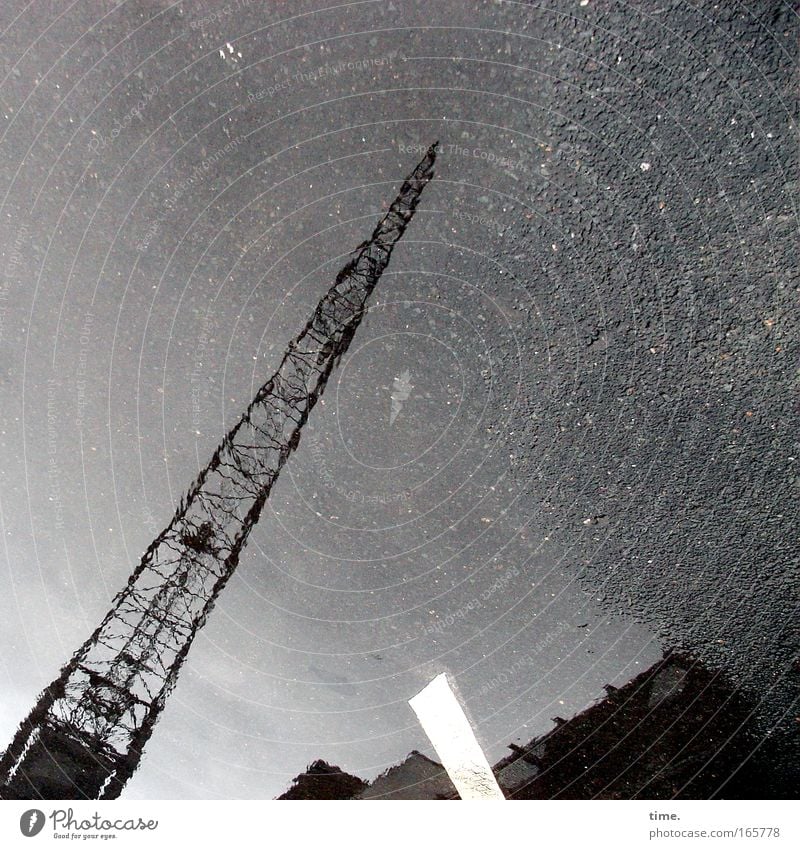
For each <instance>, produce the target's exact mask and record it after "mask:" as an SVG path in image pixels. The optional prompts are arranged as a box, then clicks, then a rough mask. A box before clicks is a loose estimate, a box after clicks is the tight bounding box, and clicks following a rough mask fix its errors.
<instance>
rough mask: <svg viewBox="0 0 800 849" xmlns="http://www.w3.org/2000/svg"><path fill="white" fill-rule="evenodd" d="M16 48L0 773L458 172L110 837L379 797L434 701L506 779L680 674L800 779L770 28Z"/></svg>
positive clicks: (507, 11)
mask: <svg viewBox="0 0 800 849" xmlns="http://www.w3.org/2000/svg"><path fill="white" fill-rule="evenodd" d="M0 15H2V19H0V29H1V30H2V32H3V41H2V44H3V50H2V53H0V70H1V71H2V82H0V98H1V100H0V103H1V104H2V107H3V109H2V110H0V113H1V114H2V117H3V125H2V137H1V138H0V177H1V178H2V201H1V202H2V204H3V207H2V214H0V239H2V243H3V245H4V253H3V257H2V278H0V308H1V310H0V318H1V319H2V323H0V358H1V359H0V390H1V391H2V396H3V397H2V405H1V406H0V446H1V447H2V456H3V461H2V464H1V465H0V499H1V501H0V522H1V523H2V527H0V531H1V532H2V536H3V547H2V548H0V614H1V615H0V621H2V625H0V660H2V661H3V670H4V671H3V676H4V679H3V693H4V695H3V699H2V704H1V705H0V708H1V709H2V714H0V733H2V734H3V736H4V737H5V738H7V739H9V740H10V738H11V736H12V734H13V730H14V728H15V725H16V723H17V722H19V720H20V719H21V718H22V717H23V716H24V715H25V713H26V712H27V710H28V709H29V707H30V706H31V704H32V703H33V701H34V699H35V697H36V694H37V693H38V691H39V690H40V689H41V687H42V686H44V685H45V684H46V683H48V682H49V681H50V680H52V678H53V677H54V675H55V673H56V672H57V670H58V668H59V667H60V665H61V664H62V663H63V662H64V661H65V660H66V658H67V657H68V656H69V654H70V653H71V652H72V651H73V650H74V649H75V648H76V647H77V646H78V645H79V644H80V643H81V642H82V641H83V640H84V639H85V637H86V636H87V635H88V633H90V632H91V630H93V628H94V627H95V626H96V624H97V623H98V622H99V620H100V618H101V617H102V616H103V614H104V613H105V611H106V609H107V608H108V606H109V604H110V603H111V599H112V598H113V596H114V593H115V592H116V591H117V589H118V588H119V587H120V586H121V585H122V584H123V583H124V581H125V580H126V579H127V576H128V574H129V573H130V571H131V569H132V568H133V566H134V565H135V563H136V562H137V561H138V559H139V557H140V556H141V553H142V552H143V551H144V549H145V548H146V546H147V545H148V544H149V542H150V540H151V539H152V538H153V536H154V535H155V534H156V533H157V532H158V531H159V530H161V528H162V527H163V526H164V525H166V524H167V522H168V521H169V518H170V516H171V514H172V511H173V509H174V505H175V503H176V502H177V499H178V498H179V496H180V495H181V493H182V492H183V490H184V489H185V488H186V486H188V484H189V483H190V481H191V480H192V478H193V477H194V475H195V474H196V472H197V470H198V469H199V468H201V467H202V466H203V465H205V463H206V462H207V460H208V458H209V456H210V455H211V453H212V451H213V450H214V447H215V446H216V444H217V442H218V441H219V439H220V437H221V436H222V434H223V433H224V432H225V430H226V429H227V428H228V427H230V425H231V424H232V423H233V422H234V421H235V420H236V418H237V416H238V415H239V413H240V412H241V410H242V409H243V408H244V406H245V405H246V404H247V402H248V401H249V400H250V398H251V397H252V394H253V393H254V391H255V390H256V389H257V388H258V386H259V385H260V384H261V382H262V381H263V380H264V379H265V378H266V377H267V376H269V374H270V373H271V372H272V371H273V370H274V368H275V366H276V365H277V362H278V361H279V360H280V356H281V355H282V353H283V349H284V346H285V344H286V341H287V340H288V339H290V338H291V337H292V336H293V335H294V334H295V332H296V331H297V329H298V327H300V326H302V324H303V323H304V322H305V320H306V318H307V316H308V314H309V312H310V310H311V309H312V308H313V306H314V304H315V303H316V301H317V300H318V298H319V297H320V295H321V294H322V293H323V292H324V291H325V290H326V289H327V287H328V285H329V283H330V280H331V278H332V276H333V275H334V274H335V272H336V270H338V268H339V267H340V266H341V265H342V263H343V261H344V260H345V258H346V255H347V253H348V251H350V250H351V249H352V248H354V247H355V246H356V245H358V244H359V243H360V242H361V241H362V240H363V239H364V238H366V236H367V235H368V233H369V232H370V231H371V228H372V227H373V225H374V223H375V221H376V220H377V217H378V216H379V215H380V214H381V209H382V206H381V205H382V203H385V202H386V201H388V200H390V199H391V198H392V197H393V196H394V194H395V192H396V190H397V187H398V184H399V181H401V180H402V178H403V176H404V175H405V174H406V173H407V172H408V171H409V170H410V168H411V167H413V165H414V164H415V163H416V161H417V160H418V159H419V158H420V156H421V151H422V150H423V149H424V148H425V147H427V145H428V144H430V143H431V142H432V141H434V140H436V139H438V140H439V141H440V154H439V159H438V163H437V176H436V178H435V179H434V181H433V182H432V183H431V184H430V185H429V186H428V187H427V189H426V191H425V195H424V198H423V201H422V204H421V206H420V208H419V211H418V213H417V215H416V217H415V219H414V221H413V222H412V225H411V227H410V228H409V231H408V233H407V234H406V236H405V237H404V239H403V241H402V243H401V244H400V245H399V246H398V248H397V249H396V251H395V254H394V256H393V258H392V264H391V266H390V269H389V271H388V272H387V274H386V275H385V276H384V279H383V280H382V281H381V284H380V286H379V288H378V290H377V291H376V293H375V300H374V302H373V307H372V309H371V311H370V313H369V315H368V316H367V317H366V319H365V321H364V323H363V325H362V327H361V328H360V329H359V332H358V334H357V336H356V338H355V340H354V343H353V346H352V348H351V351H350V353H349V354H348V356H347V357H346V358H345V360H344V361H343V362H342V364H341V367H340V368H339V370H338V371H337V373H336V375H335V378H334V380H332V382H331V384H330V385H329V387H328V390H327V392H326V395H325V399H324V400H325V404H324V405H321V406H320V407H319V408H318V409H317V410H316V411H315V416H314V417H312V419H311V421H310V422H309V424H308V427H307V428H306V431H305V432H304V434H303V437H302V440H301V445H300V448H299V449H298V451H297V453H296V454H295V455H294V456H293V458H292V461H291V463H290V464H288V465H287V467H286V469H285V472H284V475H283V477H282V479H281V481H280V483H279V485H278V486H277V487H276V490H275V492H274V494H273V496H272V497H271V498H270V501H269V504H268V509H267V511H266V515H265V516H264V518H263V519H262V521H261V523H260V524H259V526H258V527H257V528H256V530H255V531H254V534H253V538H252V540H251V543H250V547H249V549H248V552H247V555H246V557H244V558H243V560H242V563H241V566H240V568H239V570H238V572H237V574H236V576H235V578H234V579H233V580H232V581H231V584H230V585H229V586H228V588H227V589H226V592H225V594H224V596H223V598H222V599H221V600H220V603H219V605H218V606H217V608H216V610H215V611H214V615H213V616H212V617H211V620H210V621H209V624H208V625H207V627H206V628H205V629H204V631H203V633H202V634H201V637H200V638H199V639H198V641H197V643H196V645H195V646H194V648H193V649H192V652H191V654H190V657H189V662H188V663H187V666H186V668H185V670H184V673H183V675H182V677H181V681H180V682H179V685H178V687H177V689H176V691H175V693H174V695H173V696H172V698H171V700H170V703H169V704H168V706H167V708H166V710H165V713H164V717H163V720H162V722H161V723H160V725H159V727H158V728H157V729H156V732H155V734H154V735H153V738H152V740H151V741H150V745H149V748H148V752H147V754H146V756H145V759H144V760H143V763H142V766H141V768H140V771H139V772H138V773H137V775H136V776H135V777H134V779H133V780H132V781H131V783H130V785H129V788H128V792H127V794H126V795H127V796H128V797H129V798H176V797H186V798H210V797H237V798H243V797H253V798H263V797H268V796H273V795H277V794H278V793H279V792H281V790H283V789H284V788H285V787H286V786H287V784H288V782H289V780H290V779H291V778H292V777H293V776H294V775H296V774H297V773H299V772H302V771H303V769H304V768H305V766H306V765H307V764H308V763H310V762H311V761H313V760H315V759H317V758H323V759H325V760H326V761H328V762H330V763H336V764H338V765H339V766H341V767H342V768H343V769H345V770H346V771H348V772H350V773H353V774H355V775H358V776H360V777H363V778H371V777H374V776H375V775H377V774H378V773H379V772H381V771H382V770H383V769H385V768H386V767H387V766H389V765H391V764H392V763H395V762H397V761H398V760H399V759H401V758H402V757H404V755H405V754H406V753H407V752H409V751H411V750H412V749H414V748H417V749H420V750H421V751H428V753H430V748H429V746H427V743H426V740H425V737H424V734H423V733H422V731H421V729H420V728H419V727H418V724H417V723H416V722H415V718H414V716H413V714H412V713H411V711H410V708H409V707H408V705H407V700H408V699H409V698H410V697H411V696H413V695H414V694H415V693H416V692H418V691H419V690H420V689H421V688H422V687H423V686H424V685H425V684H426V683H427V682H428V681H430V680H431V679H432V678H433V677H434V676H435V675H436V674H438V673H439V672H441V671H447V672H448V673H450V675H451V677H452V678H453V680H454V681H455V683H456V686H457V688H458V690H459V693H460V695H461V698H462V700H463V702H464V703H465V705H466V708H467V712H468V714H469V715H470V718H471V719H472V721H473V724H474V725H475V727H476V729H477V733H478V737H479V739H480V741H481V744H482V745H483V746H484V748H485V749H486V750H487V752H488V753H489V756H490V759H492V760H494V759H496V758H498V757H500V756H501V755H502V753H503V750H504V747H505V745H506V744H507V743H508V742H513V741H525V740H527V739H530V738H531V737H532V736H534V735H535V734H539V733H543V732H545V731H546V730H547V729H548V728H549V727H551V721H550V718H551V717H552V716H554V715H561V716H570V715H572V714H573V713H575V712H577V711H579V710H581V709H582V708H583V707H585V706H586V705H587V704H589V703H590V702H591V701H592V700H593V699H596V698H598V697H599V696H600V695H602V692H603V691H602V686H603V684H606V683H623V682H625V681H627V680H629V679H630V678H631V677H633V676H634V675H635V674H636V673H637V672H639V671H641V670H643V669H644V668H646V667H647V666H648V665H649V664H650V663H652V662H653V661H654V660H655V659H657V658H658V657H659V656H660V654H661V651H662V649H663V648H665V647H668V646H679V647H681V648H683V649H687V650H690V651H691V652H693V653H694V655H695V656H696V657H698V659H700V660H702V661H703V662H704V663H706V664H708V665H709V666H710V667H712V668H722V669H724V670H726V671H727V672H728V673H729V675H730V676H732V678H733V679H734V681H735V682H736V683H737V685H738V686H740V688H741V690H742V692H743V693H744V694H746V695H747V698H748V699H751V700H752V702H753V705H754V708H755V709H756V712H757V716H758V722H759V723H760V726H759V727H760V728H761V729H762V730H763V733H764V734H767V733H769V734H772V735H777V736H779V737H780V739H783V740H785V741H786V751H787V752H789V751H790V747H791V746H792V745H796V737H793V736H792V735H794V734H796V732H795V730H794V729H795V728H796V721H795V716H796V714H797V702H796V700H797V695H798V687H797V668H796V666H794V667H793V663H795V658H796V656H797V648H798V635H797V624H796V622H797V618H796V612H797V601H798V598H797V592H798V583H797V566H798V556H797V549H798V546H797V538H798V521H797V520H798V509H797V495H798V486H799V485H800V473H798V463H800V453H799V452H800V444H798V441H797V426H796V420H797V413H798V395H797V390H798V385H797V342H796V340H797V336H798V311H797V307H798V279H797V273H796V269H797V208H796V204H797V190H798V187H799V186H800V182H799V181H798V157H797V140H798V137H797V126H796V121H797V99H796V92H797V81H798V80H797V64H798V63H797V49H796V43H797V36H798V32H800V28H799V27H798V17H797V14H796V12H795V11H794V10H793V9H792V7H791V6H790V5H789V4H788V3H784V2H778V1H777V0H771V2H766V1H765V2H749V3H738V2H731V3H721V4H713V3H710V2H709V3H706V2H703V3H694V4H688V3H684V2H675V0H663V2H657V1H656V0H653V2H649V0H648V2H644V3H640V4H636V5H633V4H623V3H611V2H601V0H588V2H585V3H584V2H582V0H575V2H564V0H559V1H558V2H550V3H537V4H529V3H512V2H491V3H490V2H485V3H471V4H464V3H459V2H449V0H447V2H428V3H412V2H408V3H406V2H402V0H396V1H393V2H360V3H356V4H349V5H346V6H335V5H331V6H330V7H329V8H326V7H323V6H321V5H319V4H316V3H306V2H298V3H291V4H288V3H272V4H262V3H255V2H246V0H241V2H231V3H227V4H225V3H219V4H213V5H211V4H210V5H208V6H203V5H201V4H195V3H184V4H174V5H170V4H168V3H165V2H147V3H145V2H128V3H124V4H122V5H121V6H118V7H115V6H112V5H110V4H109V5H107V6H105V5H104V6H103V7H102V8H101V7H99V6H96V5H95V4H76V5H74V6H69V7H67V6H65V7H64V8H63V9H62V8H59V9H58V11H57V12H54V13H52V15H51V16H50V17H47V16H43V15H39V14H34V10H31V9H28V8H27V7H24V6H23V5H21V4H12V3H8V4H4V7H3V10H2V12H0ZM56 15H57V16H58V17H56ZM793 741H795V742H793ZM0 745H2V744H0ZM747 754H748V753H747V752H743V753H742V757H743V759H744V758H745V757H746V756H747Z"/></svg>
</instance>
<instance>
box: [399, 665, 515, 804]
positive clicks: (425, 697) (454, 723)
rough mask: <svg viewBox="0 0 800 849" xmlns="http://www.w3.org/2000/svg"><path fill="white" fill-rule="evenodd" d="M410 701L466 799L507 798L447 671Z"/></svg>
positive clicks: (451, 777)
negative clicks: (448, 678)
mask: <svg viewBox="0 0 800 849" xmlns="http://www.w3.org/2000/svg"><path fill="white" fill-rule="evenodd" d="M408 703H409V704H410V705H411V708H412V709H413V711H414V713H415V714H416V715H417V719H419V722H420V725H421V726H422V727H423V729H424V730H425V733H426V734H427V735H428V738H429V739H430V741H431V743H433V748H434V749H436V754H437V755H438V756H439V760H441V762H442V766H444V768H445V769H446V770H447V774H448V775H449V776H450V780H451V781H452V782H453V784H454V785H455V787H456V790H458V795H459V796H461V798H462V799H505V796H504V795H503V791H502V790H501V789H500V787H499V785H498V784H497V781H496V780H495V777H494V773H493V772H492V768H491V767H490V766H489V762H488V761H487V760H486V755H484V753H483V749H481V747H480V745H479V744H478V741H477V739H476V738H475V732H474V731H473V730H472V726H471V725H470V724H469V720H468V719H467V715H466V714H465V713H464V709H463V708H462V707H461V704H460V703H459V701H458V699H457V698H456V694H455V693H454V692H453V690H452V689H451V687H450V684H449V682H448V681H447V676H446V675H445V674H444V673H442V674H441V675H437V676H436V677H435V678H434V679H433V681H431V683H430V684H428V686H427V687H426V688H425V689H424V690H423V691H422V692H421V693H417V695H416V696H414V698H413V699H409V702H408Z"/></svg>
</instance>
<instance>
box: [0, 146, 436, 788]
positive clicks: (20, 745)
mask: <svg viewBox="0 0 800 849" xmlns="http://www.w3.org/2000/svg"><path fill="white" fill-rule="evenodd" d="M435 157H436V145H435V144H434V145H432V146H431V147H430V148H429V149H428V151H427V153H426V154H425V156H424V157H423V159H422V160H421V161H420V162H419V164H418V165H417V167H416V168H415V169H414V171H413V172H412V173H411V174H410V175H409V177H408V178H407V179H406V181H405V182H404V183H403V185H402V187H401V189H400V192H399V194H398V196H397V198H396V199H395V201H394V203H392V205H391V207H390V208H389V211H388V212H387V214H386V215H385V216H384V217H383V218H382V219H381V221H380V222H379V223H378V226H377V227H376V228H375V230H374V232H373V233H372V236H371V238H370V239H369V240H368V241H366V242H364V243H363V244H361V245H360V246H359V247H358V248H357V249H356V251H355V252H354V254H353V255H352V258H351V259H350V261H349V262H348V263H347V265H346V266H345V267H344V268H343V269H342V270H341V271H340V272H339V274H338V276H337V278H336V282H335V283H334V284H333V286H332V287H331V288H330V290H329V291H328V292H327V294H326V295H325V296H324V297H323V298H322V300H321V301H320V303H319V304H318V306H317V308H316V309H315V311H314V314H313V315H312V316H311V318H310V319H309V321H308V323H307V324H306V326H305V327H304V328H303V330H302V331H301V333H300V334H299V335H298V336H297V337H296V338H295V339H294V340H293V341H292V342H290V343H289V347H288V350H287V352H286V354H285V355H284V357H283V360H282V361H281V364H280V366H279V368H278V370H277V371H276V372H275V374H274V375H273V376H272V377H271V378H270V379H269V380H268V381H267V382H266V383H265V384H264V385H263V386H262V387H261V389H260V390H259V391H258V393H257V394H256V396H255V398H254V399H253V401H252V402H251V404H250V406H249V407H248V408H247V410H246V412H245V413H244V415H243V416H242V417H241V419H240V420H239V421H238V423H237V424H236V425H235V426H234V427H233V429H232V430H231V431H229V433H228V434H227V435H226V437H225V439H224V440H223V441H222V443H221V445H220V446H219V448H218V449H217V450H216V452H215V453H214V455H213V457H212V458H211V462H210V463H209V464H208V466H207V467H206V468H205V469H204V470H203V471H202V473H201V474H200V475H199V477H198V478H197V480H196V481H195V483H194V485H193V486H192V488H191V489H190V491H189V493H188V495H187V496H186V497H185V498H184V499H183V500H182V502H181V504H180V505H179V507H178V509H177V511H176V513H175V516H174V517H173V519H172V522H171V523H170V524H169V526H168V527H167V528H166V529H165V530H164V531H163V532H162V533H161V534H160V535H159V536H158V537H157V538H156V539H155V540H154V541H153V542H152V543H151V545H150V546H149V548H148V549H147V551H146V552H145V554H144V556H143V557H142V560H141V562H140V563H139V565H138V566H137V567H136V569H135V570H134V572H133V574H132V575H131V577H130V579H129V580H128V583H127V585H126V586H125V588H124V589H123V590H122V591H121V592H120V593H119V594H118V595H117V596H116V598H115V599H114V603H113V606H112V607H111V610H110V611H109V612H108V614H107V615H106V617H105V618H104V619H103V621H102V623H101V624H100V626H99V627H98V628H97V630H96V631H95V632H94V633H93V634H92V635H91V637H89V639H88V640H87V641H86V642H85V643H84V644H83V645H82V646H81V647H80V649H79V650H78V651H77V652H76V653H75V655H74V656H73V657H72V659H71V660H70V661H69V663H68V664H67V665H66V666H65V667H64V668H63V669H62V670H61V674H60V675H59V676H58V678H57V679H56V680H55V681H54V682H53V683H52V684H50V685H49V686H48V687H47V688H46V689H45V690H44V692H43V693H42V694H41V696H40V697H39V700H38V702H37V704H36V705H35V707H34V708H33V710H32V711H31V713H30V714H29V715H28V717H27V718H26V719H25V720H24V721H23V722H22V724H21V725H20V727H19V730H18V731H17V733H16V735H15V737H14V739H13V741H12V742H11V744H10V745H9V747H8V749H7V750H6V751H5V753H4V754H3V757H2V758H0V798H3V799H82V798H88V799H99V798H103V799H109V798H116V797H117V796H119V794H120V792H121V790H122V788H123V786H124V785H125V782H126V781H127V780H128V779H129V778H130V776H131V775H132V774H133V772H134V770H135V769H136V767H137V765H138V763H139V760H140V759H141V756H142V751H143V749H144V746H145V744H146V743H147V740H148V739H149V737H150V735H151V734H152V732H153V727H154V725H155V723H156V722H157V720H158V717H159V715H160V713H161V710H162V709H163V707H164V703H165V701H166V699H167V696H168V695H169V694H170V692H171V691H172V689H173V687H174V686H175V683H176V681H177V677H178V674H179V673H180V670H181V666H182V664H183V662H184V660H185V659H186V656H187V653H188V651H189V648H190V647H191V644H192V641H193V639H194V637H195V635H196V634H197V632H198V630H199V629H200V628H201V627H202V626H203V624H204V623H205V621H206V618H207V616H208V614H209V612H210V611H211V609H212V608H213V606H214V603H215V601H216V599H217V597H218V595H219V593H220V592H221V590H222V589H223V587H224V586H225V584H226V583H227V581H228V580H229V578H230V577H231V575H232V574H233V572H234V570H235V569H236V566H237V564H238V562H239V556H240V553H241V551H242V548H243V547H244V545H245V543H246V542H247V537H248V535H249V533H250V531H251V529H252V528H253V526H254V525H255V524H256V522H257V521H258V518H259V515H260V514H261V510H262V508H263V506H264V503H265V501H266V500H267V497H268V496H269V493H270V490H271V489H272V486H273V484H274V483H275V480H276V479H277V477H278V475H279V473H280V470H281V468H282V467H283V465H284V463H285V462H286V459H287V458H288V456H289V455H290V454H291V452H292V451H293V450H294V449H295V448H296V447H297V445H298V442H299V440H300V431H301V428H302V427H303V424H304V423H305V421H306V420H307V418H308V415H309V413H310V412H311V409H312V408H313V407H314V405H315V404H316V402H317V400H318V399H319V397H320V395H321V394H322V391H323V389H324V388H325V384H326V383H327V381H328V378H329V377H330V374H331V372H332V370H333V368H334V365H335V364H336V363H337V361H338V360H339V358H340V357H341V356H342V354H344V352H345V351H346V350H347V348H348V346H349V344H350V341H351V339H352V338H353V334H354V333H355V331H356V328H357V327H358V325H359V323H360V321H361V319H362V316H363V314H364V309H365V306H366V302H367V299H368V298H369V296H370V294H371V292H372V290H373V289H374V288H375V285H376V284H377V282H378V279H379V278H380V276H381V274H382V273H383V271H384V270H385V268H386V266H387V264H388V263H389V258H390V256H391V254H392V249H393V247H394V245H395V244H396V243H397V241H398V240H399V239H400V238H401V237H402V235H403V233H404V231H405V229H406V227H407V226H408V224H409V222H410V221H411V218H412V217H413V215H414V211H415V208H416V206H417V203H418V201H419V198H420V194H421V192H422V190H423V188H424V187H425V185H426V184H427V182H428V181H429V180H430V179H431V177H432V176H433V164H434V160H435Z"/></svg>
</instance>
